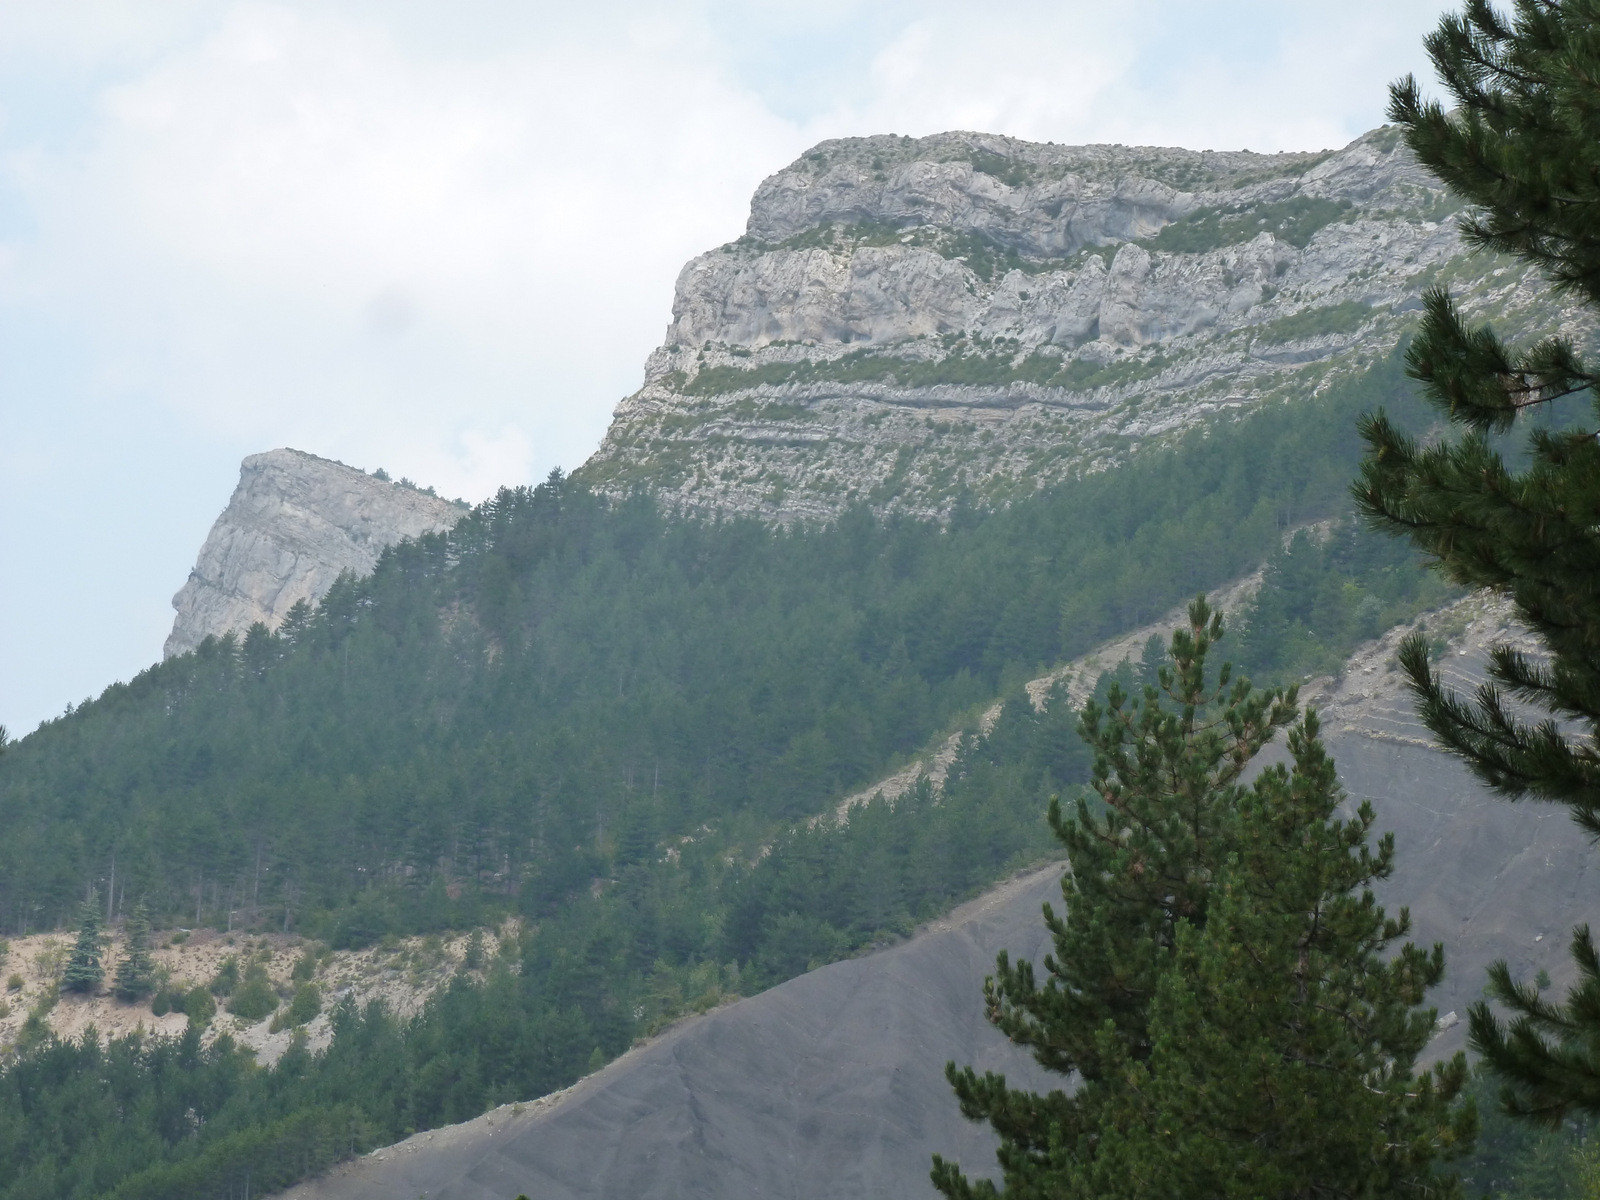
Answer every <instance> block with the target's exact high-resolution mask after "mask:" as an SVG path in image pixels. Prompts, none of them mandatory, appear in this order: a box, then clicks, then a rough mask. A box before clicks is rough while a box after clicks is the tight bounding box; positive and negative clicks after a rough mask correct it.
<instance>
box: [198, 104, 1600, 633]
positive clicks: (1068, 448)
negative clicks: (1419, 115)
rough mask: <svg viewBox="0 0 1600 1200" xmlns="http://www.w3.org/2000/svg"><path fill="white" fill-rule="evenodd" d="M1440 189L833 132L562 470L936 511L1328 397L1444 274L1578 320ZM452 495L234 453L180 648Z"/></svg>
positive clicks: (1517, 318)
mask: <svg viewBox="0 0 1600 1200" xmlns="http://www.w3.org/2000/svg"><path fill="white" fill-rule="evenodd" d="M1455 211H1456V210H1455V206H1454V205H1453V202H1452V201H1451V200H1450V199H1449V197H1448V196H1447V195H1446V193H1445V192H1444V191H1443V190H1442V189H1440V188H1439V186H1438V185H1437V183H1436V182H1435V181H1434V180H1433V179H1432V177H1431V176H1429V175H1427V174H1426V173H1425V172H1424V171H1422V170H1421V169H1420V168H1419V167H1418V166H1417V164H1416V162H1415V161H1414V160H1413V159H1412V157H1411V155H1410V153H1409V151H1407V150H1406V149H1405V148H1404V147H1403V146H1402V145H1401V144H1400V140H1399V136H1398V133H1397V132H1396V131H1395V130H1394V129H1392V128H1388V127H1385V128H1381V129H1377V130H1373V131H1372V132H1370V133H1367V134H1365V135H1363V136H1362V137H1360V138H1357V139H1356V140H1355V141H1354V142H1352V143H1351V144H1350V145H1348V146H1346V147H1344V148H1343V149H1342V150H1338V151H1322V152H1317V153H1300V154H1274V155H1264V154H1251V153H1249V152H1245V151H1238V152H1211V151H1205V152H1197V151H1190V150H1182V149H1174V148H1162V147H1130V146H1057V145H1053V144H1039V143H1033V142H1025V141H1020V140H1018V139H1015V138H1006V137H998V136H994V135H989V134H977V133H944V134H938V135H935V136H932V137H926V138H920V139H912V138H897V137H886V136H879V137H868V138H849V139H840V140H835V141H828V142H823V143H821V144H820V145H818V146H816V147H814V148H813V149H811V150H809V151H807V152H806V153H805V154H804V155H802V156H801V158H800V159H798V160H797V161H796V162H795V163H793V164H791V165H790V166H789V167H786V168H785V169H784V170H782V171H780V172H778V173H777V174H776V175H773V176H772V177H771V178H769V179H767V180H766V181H765V182H763V183H762V184H761V186H760V187H759V188H758V189H757V191H756V193H755V196H754V197H753V199H752V201H751V207H750V219H749V222H748V226H747V230H746V233H745V235H744V236H743V237H741V238H739V239H738V240H737V241H735V242H732V243H730V244H729V245H726V246H722V247H719V248H717V249H715V250H711V251H709V252H707V253H705V254H702V255H700V256H699V257H697V258H695V259H694V260H692V261H691V262H689V263H688V264H687V265H686V266H685V267H684V269H683V271H682V272H681V273H680V275H679V277H678V282H677V288H676V295H675V298H674V302H673V321H672V324H671V326H669V328H668V330H667V335H666V340H665V342H664V343H663V345H662V346H661V347H660V348H659V349H657V350H656V351H655V352H654V353H653V354H651V355H650V357H649V359H648V361H647V362H646V364H645V382H644V386H643V387H642V388H641V389H640V390H639V391H638V392H636V393H635V394H634V395H632V396H629V397H627V398H626V399H624V400H623V401H622V402H621V403H620V404H619V405H618V406H617V410H616V414H615V416H614V419H613V420H612V423H611V425H610V428H609V429H608V431H607V433H606V435H605V438H604V440H603V441H602V443H601V445H600V447H599V449H598V450H597V451H596V452H595V454H594V455H593V456H592V457H591V458H590V459H589V460H588V461H587V462H586V463H584V464H583V466H582V467H581V468H580V469H579V470H578V472H577V475H578V478H579V479H580V480H581V481H582V482H584V483H586V484H587V485H589V486H591V487H593V488H595V489H596V490H598V491H600V492H601V493H603V494H608V495H612V496H617V497H622V496H626V495H628V494H630V493H632V492H635V491H637V490H641V489H642V490H645V491H648V492H650V493H651V494H653V495H655V496H656V497H657V498H658V499H659V500H660V501H661V502H662V503H663V504H665V505H667V506H668V507H670V508H673V509H675V510H678V511H683V512H694V513H702V514H707V515H712V514H722V515H731V514H746V515H753V516H757V517H759V518H761V519H763V520H768V521H773V520H775V521H783V522H786V521H791V520H794V519H831V518H833V517H836V516H838V515H839V514H840V513H841V512H843V511H845V510H847V509H848V508H849V507H850V506H851V505H852V504H858V503H859V504H866V505H869V506H871V507H872V508H874V509H875V510H877V511H880V512H904V513H908V514H912V515H918V516H939V517H942V516H944V515H947V514H948V513H949V512H950V511H951V509H952V506H954V505H956V504H957V503H958V502H960V501H962V500H965V501H968V502H971V503H976V504H979V505H988V506H993V505H996V504H1003V503H1009V502H1011V501H1012V500H1015V499H1016V498H1018V497H1019V496H1023V495H1027V494H1029V493H1031V492H1033V491H1035V490H1037V489H1039V488H1041V487H1048V486H1051V485H1052V484H1055V483H1058V482H1060V481H1062V480H1064V479H1068V478H1071V477H1073V476H1074V475H1077V474H1081V473H1083V472H1086V471H1100V470H1104V469H1106V468H1108V467H1111V466H1114V465H1116V464H1118V463H1122V462H1126V461H1129V460H1130V459H1131V458H1133V457H1136V456H1137V455H1139V454H1140V453H1143V452H1146V451H1148V450H1151V449H1159V448H1161V447H1165V446H1170V445H1172V444H1173V442H1174V441H1175V439H1178V438H1180V437H1181V436H1182V435H1183V433H1184V432H1185V431H1186V430H1191V429H1194V428H1196V427H1206V426H1208V425H1211V424H1215V423H1217V422H1222V423H1231V422H1235V421H1238V420H1239V419H1240V418H1241V417H1243V416H1244V415H1246V414H1247V413H1249V412H1252V411H1259V410H1260V409H1262V408H1267V407H1271V406H1273V405H1274V404H1290V405H1295V404H1300V403H1304V402H1305V401H1307V400H1308V399H1310V398H1313V397H1316V396H1319V395H1321V394H1322V393H1324V392H1325V391H1326V390H1327V388H1328V387H1329V386H1330V385H1331V384H1332V383H1333V382H1334V381H1336V380H1338V379H1341V378H1348V377H1351V376H1359V375H1361V374H1363V373H1364V372H1366V371H1368V370H1370V369H1371V367H1372V364H1373V363H1374V362H1375V361H1378V360H1380V359H1382V358H1383V357H1384V356H1385V355H1388V354H1389V353H1390V352H1391V351H1392V349H1393V347H1394V345H1395V344H1396V342H1397V341H1399V340H1400V338H1401V337H1402V336H1403V335H1404V331H1405V330H1406V328H1407V327H1408V322H1409V321H1410V320H1411V317H1412V315H1413V314H1414V313H1415V312H1416V311H1417V310H1418V308H1419V301H1418V297H1419V295H1420V293H1421V291H1422V289H1423V288H1425V287H1426V286H1428V285H1430V284H1434V283H1447V284H1449V285H1451V286H1452V287H1453V288H1454V289H1455V290H1456V292H1457V295H1458V298H1459V299H1460V300H1461V302H1462V304H1463V307H1464V308H1465V310H1466V311H1468V312H1469V313H1472V314H1475V315H1479V316H1493V317H1495V318H1496V319H1498V320H1504V321H1506V322H1508V323H1510V324H1511V326H1512V327H1518V328H1544V327H1550V326H1553V325H1555V324H1559V323H1560V322H1562V321H1563V320H1564V319H1565V318H1566V317H1567V316H1568V315H1569V314H1568V313H1567V312H1566V310H1563V309H1559V308H1556V307H1553V306H1552V305H1551V303H1550V302H1549V300H1548V298H1547V297H1546V296H1545V295H1544V293H1543V291H1542V290H1541V289H1539V288H1538V287H1537V286H1535V282H1534V280H1533V279H1532V277H1530V275H1529V274H1528V272H1527V271H1526V270H1524V269H1522V268H1520V267H1518V266H1514V265H1512V264H1511V263H1510V262H1509V260H1497V259H1494V258H1492V257H1487V256H1481V255H1480V256H1472V257H1468V256H1467V255H1466V254H1465V252H1464V248H1463V247H1462V245H1461V243H1460V239H1459V237H1458V236H1457V234H1456V230H1455V221H1454V214H1455ZM262 459H266V460H268V461H266V462H262V461H261V460H262ZM458 515H459V514H457V513H456V512H455V511H454V510H452V509H450V508H449V507H448V506H447V505H445V504H444V503H443V502H442V501H435V500H434V498H433V497H431V496H425V495H423V494H420V493H417V492H415V491H414V490H411V489H406V488H403V487H400V486H398V485H397V486H393V487H389V488H387V489H386V488H385V487H383V486H380V485H379V483H378V481H376V480H374V479H372V478H370V477H368V476H365V475H363V474H362V473H361V472H359V471H354V470H352V469H350V468H346V467H343V466H342V465H341V464H336V463H329V462H327V461H326V460H322V459H315V458H313V457H312V456H310V455H299V454H296V452H293V451H274V452H273V454H272V455H267V456H258V457H257V458H253V459H250V460H247V461H246V464H245V467H244V470H243V472H242V475H241V481H240V488H239V491H238V492H237V493H236V494H235V496H234V499H233V501H232V502H230V504H229V507H228V511H227V512H225V513H224V514H223V515H222V517H220V518H219V519H218V523H217V526H216V528H215V529H214V530H213V531H212V534H211V536H210V537H209V538H208V539H207V542H206V546H205V547H204V548H203V550H202V552H201V556H200V561H199V562H198V563H197V564H196V567H195V570H194V572H193V574H192V575H191V578H190V582H189V583H188V584H186V585H185V587H184V589H183V590H182V591H181V592H180V593H179V594H178V596H177V597H176V598H175V600H174V604H175V606H176V607H177V608H178V610H179V612H178V619H177V621H176V623H175V624H174V628H173V632H172V636H171V637H170V638H169V639H168V641H167V653H168V654H169V655H170V654H173V653H178V652H181V651H182V650H186V649H190V648H192V647H193V646H195V645H197V644H198V643H199V641H200V639H201V638H203V637H204V636H205V635H206V634H210V633H215V634H222V633H225V632H229V631H232V632H235V633H243V632H244V630H245V629H247V628H248V627H249V625H250V624H251V623H252V622H253V621H256V620H266V621H267V623H268V624H269V625H271V624H272V623H273V622H274V621H276V620H281V619H282V617H283V615H284V613H286V612H287V610H288V608H289V607H290V606H291V605H292V604H293V603H294V601H295V600H297V599H301V598H304V599H308V600H315V599H317V598H319V597H320V596H321V595H323V594H324V593H325V592H326V590H327V588H328V586H329V585H330V584H331V583H332V581H333V579H334V578H335V577H336V576H337V575H338V573H339V572H340V571H341V570H353V571H355V572H356V573H358V574H364V573H365V572H367V571H370V570H371V569H372V566H373V564H374V562H375V561H376V554H377V551H378V550H379V549H381V548H382V547H383V546H384V545H387V544H389V543H390V542H393V541H396V540H399V538H401V537H408V536H416V535H417V534H418V533H421V532H426V531H429V530H432V529H439V528H446V527H448V525H449V524H452V523H453V522H454V520H455V519H456V517H457V516H458Z"/></svg>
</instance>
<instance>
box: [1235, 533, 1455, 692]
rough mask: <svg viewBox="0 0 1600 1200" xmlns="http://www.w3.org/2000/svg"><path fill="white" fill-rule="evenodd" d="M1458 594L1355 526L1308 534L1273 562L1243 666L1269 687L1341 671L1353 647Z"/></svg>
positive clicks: (1248, 622)
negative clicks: (1273, 682) (1277, 682)
mask: <svg viewBox="0 0 1600 1200" xmlns="http://www.w3.org/2000/svg"><path fill="white" fill-rule="evenodd" d="M1459 594H1460V593H1459V591H1458V590H1457V589H1454V588H1452V587H1450V586H1449V585H1448V584H1447V583H1446V582H1445V581H1444V580H1442V579H1440V578H1439V577H1438V576H1437V575H1436V574H1434V573H1432V572H1429V571H1425V570H1423V569H1422V568H1421V566H1420V564H1418V563H1417V561H1416V559H1415V557H1414V555H1413V554H1412V553H1411V552H1410V551H1409V550H1407V549H1406V548H1405V547H1403V546H1400V545H1398V544H1397V543H1394V542H1386V541H1384V540H1383V539H1380V538H1374V537H1371V536H1369V535H1367V534H1365V533H1364V532H1363V531H1362V530H1361V528H1360V527H1359V526H1358V525H1357V524H1356V523H1355V522H1353V521H1342V522H1340V523H1338V524H1337V525H1335V526H1334V527H1333V529H1332V530H1330V531H1328V532H1327V534H1326V535H1325V536H1320V537H1319V536H1315V535H1313V534H1311V533H1309V532H1307V531H1305V530H1302V531H1300V532H1299V533H1297V534H1295V535H1294V537H1293V538H1291V539H1290V540H1289V541H1288V543H1287V544H1285V545H1282V546H1280V547H1279V548H1278V549H1275V550H1274V551H1273V552H1272V555H1271V557H1269V558H1268V559H1267V564H1266V569H1265V572H1264V574H1263V577H1262V585H1261V590H1260V591H1259V592H1258V593H1257V595H1256V598H1255V600H1254V601H1253V602H1252V603H1251V605H1250V608H1249V609H1248V610H1247V611H1246V613H1245V614H1244V619H1243V622H1242V623H1243V625H1244V632H1243V634H1242V635H1241V637H1240V640H1239V653H1238V655H1237V658H1238V660H1239V662H1240V663H1241V664H1243V665H1245V666H1247V667H1248V668H1249V669H1250V670H1251V671H1252V672H1253V673H1254V674H1255V675H1256V676H1257V677H1259V678H1263V679H1300V678H1303V677H1305V676H1309V675H1315V674H1321V673H1324V672H1332V671H1336V670H1338V668H1339V666H1340V664H1342V663H1343V662H1344V660H1345V658H1346V657H1347V656H1348V655H1349V652H1350V648H1351V647H1352V646H1354V645H1356V644H1358V643H1360V642H1363V641H1367V640H1369V639H1371V638H1375V637H1377V636H1378V635H1379V634H1380V633H1382V632H1383V631H1384V630H1387V629H1390V628H1393V627H1394V626H1395V625H1397V624H1399V623H1400V622H1402V621H1404V620H1406V619H1408V618H1410V617H1411V616H1412V615H1414V614H1415V613H1416V612H1418V611H1419V610H1421V609H1428V608H1435V607H1438V606H1439V605H1441V604H1444V603H1446V602H1448V601H1449V600H1451V599H1453V598H1454V597H1455V596H1457V595H1459Z"/></svg>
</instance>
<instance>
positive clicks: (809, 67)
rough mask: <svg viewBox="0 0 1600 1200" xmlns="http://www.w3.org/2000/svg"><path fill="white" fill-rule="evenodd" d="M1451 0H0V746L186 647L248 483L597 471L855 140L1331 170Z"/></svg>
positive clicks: (480, 480)
mask: <svg viewBox="0 0 1600 1200" xmlns="http://www.w3.org/2000/svg"><path fill="white" fill-rule="evenodd" d="M1444 7H1445V6H1444V5H1442V4H1440V3H1435V2H1432V0H1326V2H1324V0H1296V2H1295V3H1292V4H1284V3H1283V2H1282V0H1275V2H1273V3H1266V2H1262V3H1250V2H1244V0H1241V2H1237V3H1206V2H1201V0H1191V2H1184V0H1148V2H1143V3H1141V2H1128V0H1122V2H1117V3H1106V2H1105V0H1100V2H1098V3H1080V2H1078V0H1058V2H1056V3H1050V4H1029V3H1010V4H1007V3H1000V2H995V0H990V2H988V3H984V4H957V3H947V4H942V3H901V2H899V0H872V2H871V3H866V2H861V3H855V2H851V0H815V2H813V3H808V4H803V5H802V4H777V3H771V4H763V3H740V4H735V3H727V4H718V3H690V2H684V3H670V2H669V3H655V4H645V3H632V4H630V3H616V4H608V3H585V4H570V3H566V4H543V3H533V4H529V3H526V2H524V3H508V2H496V0H452V2H451V3H448V4H446V3H438V2H435V3H420V2H408V0H381V2H380V0H371V2H366V0H343V2H341V0H324V2H323V3H318V4H293V3H290V4H272V3H224V2H212V0H162V2H161V3H158V4H152V3H150V2H149V0H132V2H128V3H118V2H114V0H104V2H97V0H75V2H74V3H72V4H62V3H58V2H56V0H22V2H20V3H19V2H16V0H0V572H3V574H0V722H3V723H5V724H7V725H9V726H10V727H11V731H12V733H13V734H14V735H16V734H21V733H24V732H26V731H27V730H29V729H31V728H32V727H33V726H34V725H35V724H36V723H37V722H38V721H39V720H41V719H43V718H45V717H47V716H51V715H54V714H56V713H58V712H60V711H61V709H62V708H63V707H64V706H65V705H66V704H67V703H68V702H73V703H76V702H78V701H80V700H82V699H83V698H84V697H86V696H89V695H93V694H98V693H99V691H100V690H101V689H102V688H103V687H105V686H106V685H107V684H108V683H110V682H112V681H113V680H117V679H126V678H128V677H129V676H131V675H132V674H134V673H135V672H137V671H139V670H140V669H142V668H143V667H145V666H147V665H148V664H150V663H151V662H154V661H155V660H156V659H157V658H158V657H159V656H160V651H161V642H162V639H163V638H164V637H165V636H166V633H167V631H168V629H169V628H170V626H171V622H172V610H171V607H170V600H171V596H172V593H173V592H174V591H176V590H177V588H178V587H179V586H180V585H181V584H182V583H183V581H184V579H185V578H186V576H187V573H188V570H189V567H190V566H191V564H192V563H193V561H194V557H195V553H196V551H197V550H198V549H199V546H200V543H201V541H202V540H203V538H204V537H205V533H206V530H207V529H208V528H209V526H210V524H211V522H212V520H213V519H214V518H215V517H216V515H217V513H218V512H219V511H220V510H221V509H222V507H223V505H224V504H225V503H226V502H227V498H228V495H229V493H230V492H231V491H232V489H233V486H234V483H235V482H236V481H237V477H238V475H237V472H238V464H239V460H240V459H241V458H242V457H243V456H245V455H246V454H250V453H253V452H256V451H259V450H266V449H270V448H272V447H275V446H284V445H288V446H296V447H299V448H300V449H303V450H309V451H311V452H313V453H316V454H322V455H325V456H328V457H332V458H339V459H342V460H344V461H345V462H348V463H352V464H354V465H356V466H360V467H364V468H367V469H371V468H373V467H377V466H384V467H387V468H388V469H389V471H390V472H391V473H392V474H394V475H397V476H398V475H401V474H405V475H409V476H410V477H412V478H413V479H416V480H417V481H418V482H421V483H431V484H433V485H435V486H436V487H438V488H439V490H440V491H442V492H444V493H446V494H449V495H453V496H454V495H459V496H463V497H465V498H467V499H470V500H477V499H481V498H482V497H484V496H486V495H488V494H489V493H491V492H492V491H493V490H494V488H495V487H496V486H498V485H500V484H502V483H523V482H528V481H532V480H537V479H539V478H542V477H543V476H544V475H545V474H547V473H548V472H549V470H550V468H551V467H553V466H561V467H563V468H566V469H570V468H572V467H576V466H578V465H579V464H580V463H581V462H582V461H583V460H584V459H585V458H586V457H587V456H588V455H589V453H590V452H591V451H592V450H593V448H594V447H595V445H596V443H597V442H598V440H599V438H600V435H601V434H602V432H603V431H604V429H605V426H606V423H607V420H608V418H609V415H610V411H611V408H612V406H613V405H614V404H615V403H616V401H617V400H618V399H620V398H621V397H622V396H624V395H625V394H627V393H628V392H630V391H632V390H633V389H634V388H635V387H637V386H638V384H639V382H640V380H641V368H642V365H643V361H644V358H645V355H646V354H647V353H648V352H649V351H650V349H651V348H652V347H653V346H655V345H656V344H657V342H659V340H660V338H661V334H662V332H663V330H664V328H665V325H666V322H667V320H668V319H669V315H670V309H671V302H672V283H673V279H674V277H675V276H676V274H677V271H678V268H679V267H680V266H681V265H682V264H683V262H684V261H685V260H686V259H688V258H689V257H691V256H692V255H694V254H696V253H698V252H699V251H701V250H705V249H708V248H710V247H712V246H715V245H718V244H720V243H722V242H725V241H728V240H729V239H731V238H733V237H736V236H737V235H738V234H739V233H740V232H741V231H742V228H743V224H744V220H745V217H746V215H747V211H748V210H747V205H748V201H749V197H750V194H751V192H752V191H753V190H754V188H755V186H756V184H757V183H759V182H760V180H761V179H762V177H763V176H765V175H768V174H770V173H771V172H773V171H775V170H777V169H778V168H780V167H782V166H783V165H784V164H786V163H788V162H789V161H791V160H792V159H793V158H795V157H796V156H797V155H798V154H799V153H800V152H801V151H802V150H804V149H805V148H806V147H807V146H808V145H810V144H811V143H813V142H815V141H818V140H820V139H822V138H826V137H838V136H845V135H852V134H868V133H902V134H916V135H920V134H927V133H934V132H937V131H939V130H944V129H977V130H985V131H991V132H997V133H1007V134H1013V135H1016V136H1019V137H1024V138H1035V139H1040V140H1053V141H1057V142H1068V143H1074V142H1125V143H1151V144H1161V145H1182V146H1189V147H1194V148H1207V147H1210V148H1219V149H1224V148H1226V149H1233V148H1240V147H1243V148H1247V149H1252V150H1287V149H1294V150H1301V149H1320V148H1324V147H1332V146H1339V145H1342V144H1344V143H1346V142H1348V141H1349V140H1350V139H1351V138H1353V137H1355V136H1356V135H1357V134H1359V133H1361V132H1362V131H1364V130H1366V129H1369V128H1371V127H1372V126H1374V125H1377V124H1379V123H1381V121H1382V119H1383V118H1382V114H1383V107H1384V100H1385V91H1384V88H1385V84H1386V83H1387V82H1388V81H1389V80H1391V79H1393V78H1394V77H1396V76H1398V75H1400V74H1402V73H1404V72H1405V71H1408V70H1410V71H1417V72H1418V73H1419V74H1420V73H1422V72H1423V69H1424V66H1425V63H1424V59H1423V55H1422V50H1421V39H1422V37H1423V35H1424V34H1425V33H1426V32H1427V31H1428V30H1429V29H1430V28H1431V27H1432V26H1433V25H1434V23H1435V22H1436V20H1437V17H1438V14H1439V13H1440V12H1441V11H1442V10H1443V8H1444Z"/></svg>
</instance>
